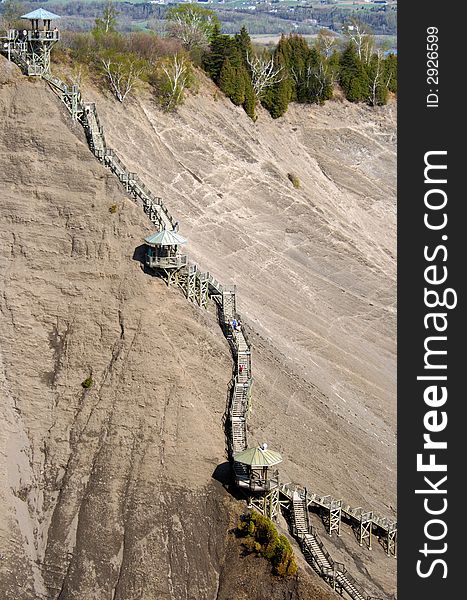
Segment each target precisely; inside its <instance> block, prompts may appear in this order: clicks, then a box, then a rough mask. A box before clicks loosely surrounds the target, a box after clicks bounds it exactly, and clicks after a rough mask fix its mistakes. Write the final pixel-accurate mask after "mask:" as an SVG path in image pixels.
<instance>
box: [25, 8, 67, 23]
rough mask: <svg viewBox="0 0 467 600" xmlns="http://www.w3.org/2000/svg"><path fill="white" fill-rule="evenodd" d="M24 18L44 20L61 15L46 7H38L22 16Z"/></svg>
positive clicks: (57, 17)
mask: <svg viewBox="0 0 467 600" xmlns="http://www.w3.org/2000/svg"><path fill="white" fill-rule="evenodd" d="M21 18H22V19H34V20H35V19H42V20H43V21H52V20H53V19H61V17H60V15H56V14H55V13H53V12H50V11H49V10H45V8H36V10H33V11H32V12H30V13H27V14H26V15H22V16H21Z"/></svg>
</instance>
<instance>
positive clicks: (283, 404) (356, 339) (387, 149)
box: [84, 80, 396, 595]
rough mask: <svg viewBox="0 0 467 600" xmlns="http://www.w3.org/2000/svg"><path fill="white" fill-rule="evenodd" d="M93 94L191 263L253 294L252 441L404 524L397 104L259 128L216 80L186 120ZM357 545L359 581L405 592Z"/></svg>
mask: <svg viewBox="0 0 467 600" xmlns="http://www.w3.org/2000/svg"><path fill="white" fill-rule="evenodd" d="M84 93H85V95H86V97H87V98H89V99H93V100H96V101H97V103H98V106H99V114H100V116H101V121H102V122H103V124H104V128H105V131H106V136H107V141H108V143H109V144H110V146H111V147H113V148H114V149H116V150H117V151H118V153H119V154H120V156H121V157H122V158H123V159H124V161H125V162H126V164H127V165H128V166H129V168H130V169H131V170H135V171H137V172H138V173H139V174H140V176H142V178H143V180H144V181H145V182H146V183H148V184H149V186H150V188H151V189H152V190H153V191H154V193H156V194H158V195H161V196H162V197H163V198H164V200H165V201H166V202H167V204H168V205H169V206H170V208H171V211H172V213H173V214H174V215H176V217H177V218H179V219H180V222H181V231H182V232H183V234H184V235H186V236H187V237H188V239H189V242H190V244H189V247H188V251H189V252H190V253H191V256H192V258H193V259H194V260H195V261H197V262H199V263H200V264H201V265H203V267H204V268H207V269H209V270H210V271H211V272H212V273H213V274H214V275H215V276H216V277H218V278H219V279H220V280H221V281H224V282H235V283H236V284H237V286H238V298H239V310H240V311H241V312H242V314H243V315H244V317H245V319H246V320H247V322H248V324H249V325H250V329H251V330H253V332H254V333H253V337H252V342H253V346H254V353H255V354H254V360H255V362H254V377H255V384H254V392H253V395H254V399H253V413H252V416H251V420H250V440H251V441H252V442H262V441H267V442H268V443H269V444H270V445H272V446H274V447H275V448H277V449H279V450H280V451H282V453H283V455H284V458H285V461H284V464H283V465H281V473H282V477H283V478H284V479H289V480H292V481H298V482H301V483H302V484H303V485H307V486H308V488H309V489H311V490H314V491H318V492H321V493H324V494H326V493H329V494H333V495H334V496H335V497H338V498H344V500H346V501H348V502H350V503H351V504H353V505H354V506H363V507H368V508H369V509H373V510H376V511H377V512H379V513H381V514H383V515H385V516H393V515H394V514H395V512H394V511H395V505H396V501H395V487H396V486H395V484H396V438H395V435H396V429H395V428H396V400H395V368H396V346H395V317H396V313H395V302H396V284H395V277H396V261H395V251H396V230H395V225H396V203H395V189H396V182H395V176H396V153H395V149H396V148H395V143H396V137H395V133H396V120H395V119H396V114H395V104H394V103H392V104H390V105H388V106H386V107H382V108H378V109H371V108H369V107H365V106H355V105H352V104H349V103H347V102H340V101H335V102H328V103H326V105H324V106H322V107H318V106H311V107H310V106H291V107H290V108H289V111H288V112H287V114H286V115H285V116H284V117H283V118H281V119H279V120H277V121H273V120H272V119H270V118H269V116H268V115H267V114H265V113H262V114H261V115H260V118H259V119H258V121H257V122H256V123H255V124H253V123H252V122H251V120H250V119H249V118H248V117H247V116H246V115H245V113H244V112H243V111H242V110H241V109H236V108H235V107H233V105H232V104H231V103H230V102H229V101H227V100H225V99H222V98H220V99H219V94H218V93H216V91H215V88H214V87H213V86H212V85H211V84H209V83H208V82H206V81H204V80H203V83H202V85H201V89H200V93H199V94H198V95H196V96H194V97H190V98H189V99H188V100H187V102H186V104H185V106H183V107H182V108H181V109H180V110H179V111H178V114H175V115H165V114H162V113H161V112H160V111H159V110H158V109H157V107H156V106H155V105H154V103H153V102H152V100H151V97H150V96H149V95H148V96H145V95H144V94H140V95H139V96H138V99H134V100H133V101H130V102H129V103H128V105H127V106H126V107H122V106H117V105H116V103H115V102H114V101H113V100H112V99H111V98H110V96H109V97H107V96H105V95H102V93H100V92H98V91H97V90H96V89H94V88H92V87H87V88H86V87H85V88H84ZM288 173H293V174H295V175H296V176H297V177H298V179H299V181H300V188H299V189H295V188H294V187H293V185H292V183H291V182H290V181H289V179H288V177H287V174H288ZM348 535H349V539H348V540H347V542H346V544H347V545H349V550H350V551H351V554H350V555H349V552H348V551H344V552H343V555H344V556H345V555H347V556H348V557H349V558H347V559H346V561H345V562H346V564H347V563H349V568H351V569H352V570H353V571H352V572H353V573H354V575H357V576H360V577H367V575H368V574H370V576H371V577H372V578H376V579H379V580H380V581H381V578H382V583H381V585H382V587H383V589H384V590H385V591H388V590H394V581H395V579H394V577H395V565H394V564H393V563H394V561H393V563H391V564H390V562H391V561H389V563H388V561H387V560H386V559H385V558H384V556H383V553H382V551H381V552H380V550H381V549H380V548H378V550H377V551H376V552H373V553H372V554H371V553H370V555H369V556H367V557H366V558H365V560H368V561H369V563H368V565H366V566H362V565H361V564H360V560H359V556H360V555H361V552H360V551H359V549H358V544H356V543H355V540H354V538H353V537H352V536H351V535H350V534H348ZM338 546H339V544H338ZM341 550H342V549H340V548H339V547H337V548H336V551H337V552H340V551H341ZM353 554H354V555H355V558H352V555H353ZM380 593H381V589H376V590H375V594H376V595H378V594H380Z"/></svg>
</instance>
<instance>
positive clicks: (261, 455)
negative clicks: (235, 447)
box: [233, 446, 282, 468]
mask: <svg viewBox="0 0 467 600" xmlns="http://www.w3.org/2000/svg"><path fill="white" fill-rule="evenodd" d="M233 459H234V461H235V462H238V463H242V464H244V465H249V466H250V467H253V468H254V467H273V466H274V465H278V464H279V463H281V462H282V456H281V455H280V454H279V452H276V451H275V450H268V449H266V450H264V449H263V448H262V447H261V446H258V447H256V448H247V449H246V450H242V451H241V452H237V453H236V454H234V456H233Z"/></svg>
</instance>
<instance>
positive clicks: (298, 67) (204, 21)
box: [55, 0, 397, 120]
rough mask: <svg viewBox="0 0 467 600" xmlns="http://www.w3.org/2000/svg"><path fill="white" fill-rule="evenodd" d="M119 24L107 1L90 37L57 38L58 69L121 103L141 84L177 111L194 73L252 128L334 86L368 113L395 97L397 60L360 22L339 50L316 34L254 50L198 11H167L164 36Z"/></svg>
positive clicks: (332, 38)
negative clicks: (261, 114)
mask: <svg viewBox="0 0 467 600" xmlns="http://www.w3.org/2000/svg"><path fill="white" fill-rule="evenodd" d="M117 19H118V10H117V8H116V6H115V4H114V3H113V2H112V1H111V0H108V1H107V3H106V5H105V7H104V10H103V11H102V13H101V14H100V16H98V17H97V18H96V19H95V23H94V27H93V29H92V31H91V32H90V33H72V32H63V33H62V44H61V46H59V47H58V48H57V49H56V51H55V61H58V62H62V63H68V64H69V65H71V70H72V75H71V78H72V81H73V82H74V83H79V80H80V79H81V78H82V77H83V76H84V75H89V74H91V75H92V76H93V77H94V79H96V76H97V79H98V80H99V81H100V82H101V83H102V84H105V85H106V86H108V88H109V89H110V91H111V92H112V93H113V94H114V96H115V98H116V99H117V100H118V101H120V102H124V101H125V100H126V98H127V97H129V96H130V95H131V94H132V93H134V92H135V90H136V89H137V88H138V86H139V84H140V82H146V83H147V84H149V85H150V87H151V89H152V90H153V94H154V97H155V99H156V100H157V101H158V102H159V104H160V105H161V107H162V108H164V109H165V110H175V109H176V108H177V106H179V105H180V104H181V103H182V102H183V100H184V97H185V93H186V90H187V89H189V88H193V87H194V86H196V70H197V69H199V68H201V69H204V71H205V72H206V73H207V74H208V76H209V77H210V78H211V79H212V80H213V81H214V82H215V84H216V85H217V86H218V87H219V89H220V90H221V91H222V92H223V93H224V94H225V95H226V96H227V97H228V98H229V99H230V100H231V101H232V102H233V104H235V105H236V106H241V107H243V109H244V110H245V112H246V113H247V114H248V115H249V116H250V117H251V118H252V119H253V120H255V119H256V115H257V109H258V107H259V106H262V107H264V108H265V109H266V110H268V111H269V113H270V114H271V116H272V117H273V118H277V117H280V116H281V115H283V114H284V113H285V112H286V111H287V108H288V105H289V104H290V103H291V102H299V103H305V104H322V103H324V102H325V101H326V100H329V99H330V98H332V96H333V94H334V91H335V89H336V87H337V86H340V87H341V89H342V90H343V93H344V95H345V97H346V98H347V99H348V100H349V101H351V102H365V103H367V104H369V105H371V106H378V105H382V104H385V103H386V102H387V99H388V96H389V93H396V92H397V57H396V56H395V55H394V54H392V53H389V54H386V53H385V52H384V51H383V50H382V49H381V48H377V47H376V45H375V41H374V38H373V36H372V35H370V33H369V32H368V31H367V29H366V28H365V26H364V25H362V24H361V23H359V22H357V21H353V22H352V23H349V25H348V28H347V31H346V41H345V43H344V45H342V43H341V40H340V37H339V36H336V35H335V34H333V33H332V32H330V31H329V30H321V31H320V32H319V34H318V36H317V38H316V40H315V41H314V43H312V44H310V43H309V42H308V41H307V40H306V39H305V38H304V37H303V36H301V35H299V34H289V35H282V37H281V39H280V40H279V42H278V43H277V45H276V46H275V47H274V48H272V49H270V48H257V47H255V46H254V44H253V43H252V40H251V38H250V36H249V34H248V32H247V30H246V28H245V27H243V28H242V29H241V30H240V32H238V33H236V34H235V35H228V34H225V33H222V31H221V25H220V22H219V19H218V17H217V15H216V14H215V12H213V11H212V10H209V9H207V8H205V7H203V6H200V5H199V4H181V5H177V6H173V7H171V8H170V9H169V10H168V11H167V12H166V20H167V26H166V32H165V35H163V36H161V35H157V34H156V33H155V32H133V33H129V34H124V33H121V32H118V31H117Z"/></svg>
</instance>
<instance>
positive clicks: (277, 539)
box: [236, 512, 297, 577]
mask: <svg viewBox="0 0 467 600" xmlns="http://www.w3.org/2000/svg"><path fill="white" fill-rule="evenodd" d="M236 534H237V536H238V537H240V538H242V539H243V545H244V547H245V549H246V550H247V551H248V552H251V553H255V554H257V555H259V556H262V557H264V558H267V559H268V560H269V561H270V562H271V564H272V567H273V573H274V574H275V575H279V576H280V577H291V576H292V575H295V573H296V572H297V563H296V562H295V558H294V554H293V549H292V546H291V545H290V542H289V540H288V539H287V538H286V537H285V535H279V533H278V532H277V529H276V527H275V525H274V523H273V522H272V521H271V520H270V519H268V518H266V517H264V516H263V515H260V514H259V513H256V512H249V513H247V514H246V515H242V517H241V518H240V521H239V522H238V525H237V529H236Z"/></svg>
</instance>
